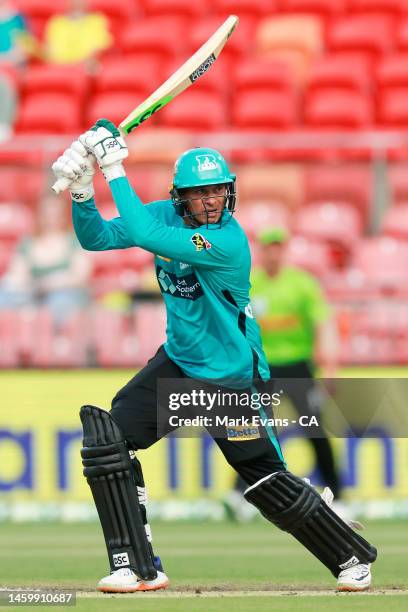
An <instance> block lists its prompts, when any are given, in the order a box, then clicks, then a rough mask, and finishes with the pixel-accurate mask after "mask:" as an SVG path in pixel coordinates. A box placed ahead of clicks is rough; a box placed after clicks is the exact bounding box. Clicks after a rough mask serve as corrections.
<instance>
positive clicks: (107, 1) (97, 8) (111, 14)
mask: <svg viewBox="0 0 408 612" xmlns="http://www.w3.org/2000/svg"><path fill="white" fill-rule="evenodd" d="M137 5H138V2H137V1H136V0H119V2H112V0H87V9H88V11H89V12H93V13H103V14H104V15H105V16H106V17H107V18H108V19H109V22H110V23H111V26H112V29H113V31H114V32H115V33H117V32H118V29H119V28H123V27H125V26H126V25H127V24H128V23H129V22H130V21H132V20H134V19H135V18H138V17H140V10H139V9H138V6H137Z"/></svg>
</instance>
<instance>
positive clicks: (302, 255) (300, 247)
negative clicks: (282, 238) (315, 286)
mask: <svg viewBox="0 0 408 612" xmlns="http://www.w3.org/2000/svg"><path fill="white" fill-rule="evenodd" d="M285 259H286V263H287V264H288V265H291V266H299V267H300V268H303V269H305V270H307V271H308V272H310V273H311V274H314V275H315V276H318V277H319V278H324V277H325V276H327V275H328V274H329V273H330V271H331V268H332V259H331V254H330V249H329V247H328V246H327V244H325V243H323V242H316V241H313V240H308V239H307V238H305V237H304V236H294V237H293V238H291V239H290V241H289V245H288V249H287V251H286V254H285Z"/></svg>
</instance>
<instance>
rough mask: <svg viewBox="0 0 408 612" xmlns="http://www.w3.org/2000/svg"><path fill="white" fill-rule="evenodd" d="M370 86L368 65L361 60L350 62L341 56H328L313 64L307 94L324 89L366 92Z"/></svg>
mask: <svg viewBox="0 0 408 612" xmlns="http://www.w3.org/2000/svg"><path fill="white" fill-rule="evenodd" d="M358 60H360V61H358ZM371 84H372V83H371V78H370V73H369V64H368V63H367V62H366V61H364V59H363V58H357V61H353V62H350V61H349V60H348V59H347V58H346V57H343V56H342V55H330V54H329V55H325V56H324V57H322V58H320V59H318V60H316V61H315V62H314V64H313V65H312V67H311V69H310V73H309V76H308V79H307V87H308V92H311V91H313V92H315V91H318V90H320V89H324V90H325V89H326V88H336V89H345V90H351V91H356V92H368V91H369V90H370V87H371Z"/></svg>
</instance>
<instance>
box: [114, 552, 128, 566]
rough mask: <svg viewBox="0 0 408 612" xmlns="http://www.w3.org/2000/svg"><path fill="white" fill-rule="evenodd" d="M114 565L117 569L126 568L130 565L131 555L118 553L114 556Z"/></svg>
mask: <svg viewBox="0 0 408 612" xmlns="http://www.w3.org/2000/svg"><path fill="white" fill-rule="evenodd" d="M112 558H113V565H114V566H115V567H125V566H126V565H130V563H129V555H128V554H127V553H126V552H125V553H116V554H115V555H112Z"/></svg>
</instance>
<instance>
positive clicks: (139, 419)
mask: <svg viewBox="0 0 408 612" xmlns="http://www.w3.org/2000/svg"><path fill="white" fill-rule="evenodd" d="M159 378H160V379H164V378H171V379H177V378H179V379H180V378H186V376H185V375H184V374H183V372H182V370H181V369H180V368H179V367H178V366H177V365H176V364H175V363H174V362H173V361H171V359H169V357H168V356H167V353H166V352H165V350H164V348H163V347H160V349H159V350H158V352H157V353H156V355H155V356H154V357H153V358H152V359H150V361H149V362H148V363H147V365H146V366H145V367H144V368H143V369H142V370H141V371H140V372H138V374H136V376H134V377H133V378H132V379H131V380H130V381H129V382H128V383H127V384H126V385H125V386H124V387H123V388H122V389H121V390H120V391H118V393H117V394H116V396H115V397H114V398H113V400H112V409H111V414H112V417H113V418H114V420H115V421H116V423H117V424H118V425H119V427H120V428H121V430H122V432H123V434H124V436H125V438H126V440H127V442H128V445H129V447H130V448H131V449H133V450H135V451H137V450H139V449H144V448H148V447H149V446H151V445H152V444H154V443H155V442H157V441H158V440H159V439H160V437H161V435H160V434H159V433H158V426H157V425H158V423H157V418H158V417H157V399H158V398H157V381H158V379H159ZM209 433H210V435H212V432H211V430H209ZM213 437H214V441H215V442H216V444H217V445H218V447H219V448H220V450H221V452H222V453H223V455H224V457H225V459H226V460H227V461H228V463H229V464H230V465H231V466H232V467H233V468H234V469H235V470H236V471H237V472H238V474H239V475H240V476H241V477H242V478H243V479H244V481H245V482H246V483H247V484H248V485H251V484H254V483H255V482H257V481H258V480H260V479H261V478H263V477H264V476H268V475H269V474H271V473H273V472H278V471H281V470H285V469H286V466H285V463H284V461H283V460H282V456H281V454H280V447H279V443H278V441H277V439H271V437H270V436H268V435H265V436H261V437H259V438H256V439H251V440H245V441H232V440H229V439H227V437H215V436H213Z"/></svg>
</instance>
